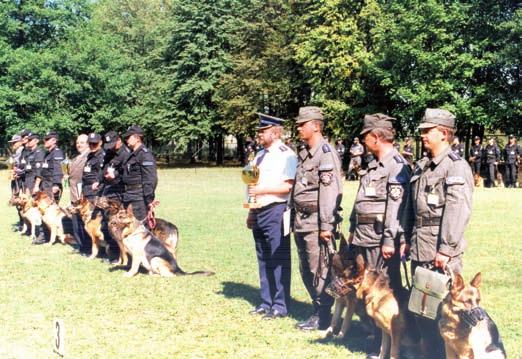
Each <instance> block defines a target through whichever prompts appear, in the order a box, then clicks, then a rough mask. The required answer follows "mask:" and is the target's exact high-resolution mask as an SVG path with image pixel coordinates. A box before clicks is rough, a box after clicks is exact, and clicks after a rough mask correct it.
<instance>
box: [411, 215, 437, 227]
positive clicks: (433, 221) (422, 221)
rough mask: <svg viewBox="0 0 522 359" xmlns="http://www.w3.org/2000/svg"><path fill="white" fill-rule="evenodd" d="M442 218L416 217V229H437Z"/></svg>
mask: <svg viewBox="0 0 522 359" xmlns="http://www.w3.org/2000/svg"><path fill="white" fill-rule="evenodd" d="M441 220H442V217H417V219H416V220H415V225H416V226H417V227H438V226H440V222H441Z"/></svg>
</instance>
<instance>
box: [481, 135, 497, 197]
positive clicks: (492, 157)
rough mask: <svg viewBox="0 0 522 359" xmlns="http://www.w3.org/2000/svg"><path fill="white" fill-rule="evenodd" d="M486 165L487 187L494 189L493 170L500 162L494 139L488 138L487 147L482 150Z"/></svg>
mask: <svg viewBox="0 0 522 359" xmlns="http://www.w3.org/2000/svg"><path fill="white" fill-rule="evenodd" d="M484 154H485V156H486V163H487V165H488V178H487V180H488V181H487V187H495V170H496V169H497V165H498V162H499V161H500V149H499V148H498V146H497V144H496V143H495V139H494V138H493V137H490V139H489V141H488V145H487V146H486V148H485V149H484Z"/></svg>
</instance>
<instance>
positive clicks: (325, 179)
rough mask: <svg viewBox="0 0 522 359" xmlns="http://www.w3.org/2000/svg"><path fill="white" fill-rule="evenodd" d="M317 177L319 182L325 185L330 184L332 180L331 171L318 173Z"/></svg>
mask: <svg viewBox="0 0 522 359" xmlns="http://www.w3.org/2000/svg"><path fill="white" fill-rule="evenodd" d="M319 179H320V180H321V183H322V184H323V185H325V186H328V185H330V183H332V180H333V173H332V172H322V173H321V174H320V175H319Z"/></svg>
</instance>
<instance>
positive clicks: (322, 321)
mask: <svg viewBox="0 0 522 359" xmlns="http://www.w3.org/2000/svg"><path fill="white" fill-rule="evenodd" d="M331 322H332V311H331V307H330V306H325V307H321V308H319V328H318V329H319V330H326V329H328V327H329V326H330V323H331Z"/></svg>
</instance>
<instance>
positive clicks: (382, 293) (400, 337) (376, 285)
mask: <svg viewBox="0 0 522 359" xmlns="http://www.w3.org/2000/svg"><path fill="white" fill-rule="evenodd" d="M346 284H347V285H348V286H349V287H350V288H351V289H352V290H353V291H354V292H355V294H356V296H357V299H359V300H362V302H363V304H364V307H365V309H366V313H367V314H368V315H369V316H370V317H371V318H372V319H373V320H374V321H375V324H376V325H377V326H378V327H379V328H380V329H381V332H382V340H381V350H380V354H379V359H384V358H385V357H386V355H387V353H388V351H389V352H390V359H399V352H400V345H401V342H403V344H405V345H406V344H408V343H407V341H406V339H411V338H409V337H408V338H407V337H406V335H405V334H408V332H409V331H407V330H406V329H407V328H409V323H410V320H407V318H406V316H405V313H406V312H407V309H406V305H407V301H406V298H407V294H406V293H405V295H402V294H401V295H399V297H400V298H401V302H400V303H399V300H398V299H397V298H396V296H395V295H394V293H393V291H392V290H391V288H390V285H389V279H388V277H387V276H386V275H385V274H384V273H382V272H380V271H375V270H368V269H366V268H365V263H364V259H363V257H362V256H361V255H357V257H356V259H355V266H354V267H353V269H352V271H351V273H350V274H349V275H348V277H347V281H346ZM403 297H404V300H402V299H403ZM414 332H415V331H413V330H412V333H414Z"/></svg>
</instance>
